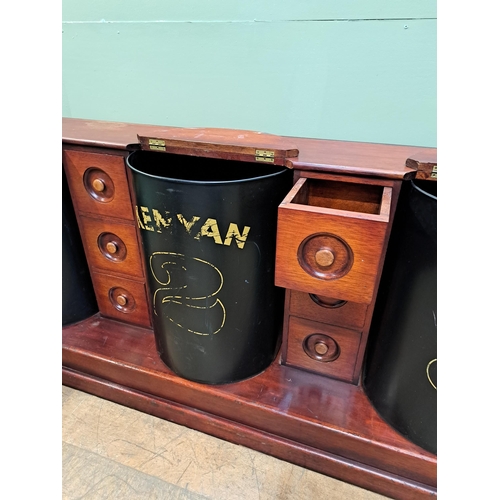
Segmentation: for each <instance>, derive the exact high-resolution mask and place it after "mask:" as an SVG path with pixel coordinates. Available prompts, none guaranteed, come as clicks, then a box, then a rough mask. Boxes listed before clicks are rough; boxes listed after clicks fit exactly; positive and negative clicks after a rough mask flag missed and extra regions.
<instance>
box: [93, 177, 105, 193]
mask: <svg viewBox="0 0 500 500" xmlns="http://www.w3.org/2000/svg"><path fill="white" fill-rule="evenodd" d="M92 187H93V188H94V189H95V190H96V191H97V192H98V193H102V192H103V191H104V190H105V189H106V184H104V181H103V180H102V179H94V180H93V181H92Z"/></svg>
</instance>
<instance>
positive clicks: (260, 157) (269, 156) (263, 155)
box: [255, 149, 274, 163]
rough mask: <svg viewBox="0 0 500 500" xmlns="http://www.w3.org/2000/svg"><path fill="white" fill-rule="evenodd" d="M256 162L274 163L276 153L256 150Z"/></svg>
mask: <svg viewBox="0 0 500 500" xmlns="http://www.w3.org/2000/svg"><path fill="white" fill-rule="evenodd" d="M255 161H264V162H266V163H274V151H270V150H268V149H256V150H255Z"/></svg>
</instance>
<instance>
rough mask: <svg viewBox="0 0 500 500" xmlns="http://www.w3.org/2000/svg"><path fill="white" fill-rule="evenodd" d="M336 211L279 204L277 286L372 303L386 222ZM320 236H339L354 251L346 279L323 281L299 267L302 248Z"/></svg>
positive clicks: (344, 277) (343, 277)
mask: <svg viewBox="0 0 500 500" xmlns="http://www.w3.org/2000/svg"><path fill="white" fill-rule="evenodd" d="M307 208H309V210H308V209H307ZM334 212H337V211H334V210H329V209H323V210H322V212H321V213H320V212H319V210H314V209H313V208H311V207H305V206H303V205H295V206H294V205H293V204H282V205H280V207H279V209H278V231H277V248H276V273H275V283H276V285H277V286H280V287H283V288H291V289H295V290H299V291H302V292H308V293H315V294H318V295H326V296H328V297H335V298H337V299H342V300H348V301H353V302H358V303H364V304H369V303H370V302H371V300H372V297H373V293H374V287H375V280H376V278H377V275H378V267H379V263H380V257H381V254H382V248H383V243H384V238H385V234H386V230H387V223H386V222H380V221H376V220H363V219H358V218H353V217H351V212H345V213H344V214H341V211H338V212H337V213H335V215H334ZM372 217H375V216H372ZM317 233H318V234H319V233H328V234H332V235H336V236H338V237H340V238H341V239H342V240H344V241H345V242H346V243H347V244H348V245H349V246H350V248H351V249H352V252H353V256H354V257H353V263H352V267H351V269H350V271H349V272H348V273H347V274H346V275H345V276H342V277H340V278H338V279H328V280H327V279H320V278H317V277H315V276H312V275H311V274H309V273H308V272H306V271H305V270H304V269H303V268H302V267H301V265H300V264H299V261H298V258H297V254H298V251H299V246H300V245H301V243H302V242H303V241H304V240H305V239H306V238H307V237H309V236H310V235H312V234H317Z"/></svg>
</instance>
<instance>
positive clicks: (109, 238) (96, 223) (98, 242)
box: [80, 216, 143, 279]
mask: <svg viewBox="0 0 500 500" xmlns="http://www.w3.org/2000/svg"><path fill="white" fill-rule="evenodd" d="M80 224H81V234H82V240H83V243H84V245H85V250H86V253H87V261H88V263H89V265H90V266H91V267H93V268H98V269H101V270H103V271H112V272H116V273H123V274H127V275H130V276H132V277H135V278H139V279H141V278H143V272H142V266H141V256H140V253H139V244H138V241H137V232H136V229H135V226H134V225H133V224H122V223H118V222H116V223H115V222H110V221H109V219H106V220H104V221H103V220H100V219H94V218H91V217H84V216H81V217H80Z"/></svg>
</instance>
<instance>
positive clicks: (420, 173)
mask: <svg viewBox="0 0 500 500" xmlns="http://www.w3.org/2000/svg"><path fill="white" fill-rule="evenodd" d="M406 166H407V167H410V168H413V169H414V170H416V171H417V174H416V176H415V179H417V180H426V181H437V158H436V154H425V152H424V153H420V154H418V155H415V156H413V157H411V158H408V159H407V160H406Z"/></svg>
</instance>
